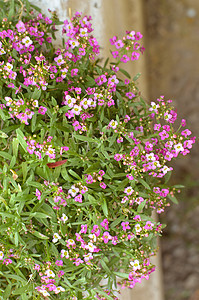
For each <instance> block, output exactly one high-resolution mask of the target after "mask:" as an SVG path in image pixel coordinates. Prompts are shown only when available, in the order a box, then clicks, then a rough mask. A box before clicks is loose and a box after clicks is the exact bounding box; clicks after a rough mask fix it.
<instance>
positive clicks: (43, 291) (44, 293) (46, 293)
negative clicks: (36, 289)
mask: <svg viewBox="0 0 199 300" xmlns="http://www.w3.org/2000/svg"><path fill="white" fill-rule="evenodd" d="M40 293H41V294H42V295H43V296H44V297H48V296H50V294H49V293H48V292H47V291H46V290H40Z"/></svg>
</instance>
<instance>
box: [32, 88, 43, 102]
mask: <svg viewBox="0 0 199 300" xmlns="http://www.w3.org/2000/svg"><path fill="white" fill-rule="evenodd" d="M40 96H41V89H40V90H38V89H35V90H34V92H33V93H32V96H31V98H32V99H34V100H39V98H40Z"/></svg>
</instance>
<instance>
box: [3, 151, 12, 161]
mask: <svg viewBox="0 0 199 300" xmlns="http://www.w3.org/2000/svg"><path fill="white" fill-rule="evenodd" d="M0 156H2V157H4V158H5V159H8V160H11V159H12V155H10V154H9V153H7V152H3V151H0Z"/></svg>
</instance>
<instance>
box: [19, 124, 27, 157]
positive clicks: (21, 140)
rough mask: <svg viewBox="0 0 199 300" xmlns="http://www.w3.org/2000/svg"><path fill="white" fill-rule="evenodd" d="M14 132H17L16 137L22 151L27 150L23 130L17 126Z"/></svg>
mask: <svg viewBox="0 0 199 300" xmlns="http://www.w3.org/2000/svg"><path fill="white" fill-rule="evenodd" d="M16 133H17V139H18V141H19V143H20V145H21V146H22V148H23V149H24V151H25V152H27V143H26V141H25V139H24V138H25V136H24V134H23V132H22V131H21V130H20V129H19V128H18V129H17V130H16Z"/></svg>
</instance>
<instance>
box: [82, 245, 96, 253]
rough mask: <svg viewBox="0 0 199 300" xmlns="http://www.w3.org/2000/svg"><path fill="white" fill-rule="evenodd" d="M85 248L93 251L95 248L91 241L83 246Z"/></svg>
mask: <svg viewBox="0 0 199 300" xmlns="http://www.w3.org/2000/svg"><path fill="white" fill-rule="evenodd" d="M85 248H86V249H87V250H89V251H90V252H94V251H95V249H96V246H95V245H93V243H88V245H86V247H85Z"/></svg>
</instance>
